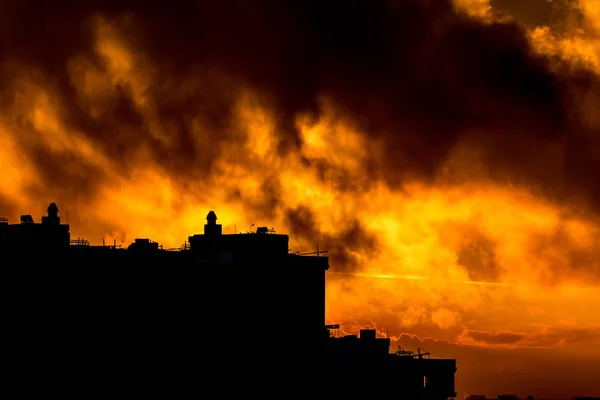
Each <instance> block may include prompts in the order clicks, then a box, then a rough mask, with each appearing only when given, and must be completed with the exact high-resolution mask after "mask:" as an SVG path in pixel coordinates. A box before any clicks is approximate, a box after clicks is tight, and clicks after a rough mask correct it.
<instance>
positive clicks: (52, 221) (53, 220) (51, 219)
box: [42, 203, 60, 225]
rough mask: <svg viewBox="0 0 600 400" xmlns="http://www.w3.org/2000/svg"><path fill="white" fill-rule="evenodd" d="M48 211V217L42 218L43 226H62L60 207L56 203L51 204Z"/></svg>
mask: <svg viewBox="0 0 600 400" xmlns="http://www.w3.org/2000/svg"><path fill="white" fill-rule="evenodd" d="M46 211H48V216H46V217H42V224H46V225H60V217H59V216H58V206H57V205H56V203H50V205H49V206H48V209H47V210H46Z"/></svg>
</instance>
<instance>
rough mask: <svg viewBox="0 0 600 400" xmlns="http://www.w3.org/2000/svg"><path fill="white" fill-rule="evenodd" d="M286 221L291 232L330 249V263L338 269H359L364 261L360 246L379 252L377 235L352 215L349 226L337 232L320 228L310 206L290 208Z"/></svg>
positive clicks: (372, 251) (328, 251) (367, 251)
mask: <svg viewBox="0 0 600 400" xmlns="http://www.w3.org/2000/svg"><path fill="white" fill-rule="evenodd" d="M286 220H287V226H288V227H289V230H290V235H292V236H298V237H302V238H308V239H310V241H311V243H314V244H316V245H318V246H319V248H320V249H321V250H327V254H328V256H329V259H330V265H332V267H333V268H334V270H336V271H341V270H345V269H354V268H356V267H357V266H358V265H359V264H360V263H359V260H357V258H356V256H355V252H356V251H357V250H358V249H360V250H361V251H364V252H366V254H373V253H374V252H375V249H376V239H375V237H374V236H373V235H372V234H370V233H368V232H366V231H365V230H364V228H363V227H362V226H361V224H360V222H359V221H357V220H355V219H352V218H350V219H349V221H348V223H347V224H346V226H340V227H339V228H340V229H339V230H338V231H337V233H335V234H334V235H332V234H328V233H325V232H322V231H321V230H320V229H319V224H318V219H317V217H316V216H315V215H314V213H313V212H312V211H311V210H310V209H309V208H307V207H302V206H301V207H297V208H295V209H288V210H287V211H286ZM311 251H315V250H311Z"/></svg>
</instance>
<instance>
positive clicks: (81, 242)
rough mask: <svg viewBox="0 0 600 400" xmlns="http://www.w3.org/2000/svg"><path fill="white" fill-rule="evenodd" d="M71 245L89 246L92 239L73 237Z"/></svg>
mask: <svg viewBox="0 0 600 400" xmlns="http://www.w3.org/2000/svg"><path fill="white" fill-rule="evenodd" d="M70 244H71V246H89V245H90V241H89V240H85V239H84V238H77V239H71V243H70Z"/></svg>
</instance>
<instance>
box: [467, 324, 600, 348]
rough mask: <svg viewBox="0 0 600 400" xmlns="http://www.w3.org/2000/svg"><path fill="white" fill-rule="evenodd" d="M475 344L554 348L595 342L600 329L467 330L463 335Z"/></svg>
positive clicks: (599, 334)
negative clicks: (528, 333) (542, 330)
mask: <svg viewBox="0 0 600 400" xmlns="http://www.w3.org/2000/svg"><path fill="white" fill-rule="evenodd" d="M463 335H464V336H466V337H469V338H471V339H473V340H475V342H479V343H481V344H490V345H516V346H519V347H553V346H557V345H564V344H580V343H586V342H593V341H594V340H596V339H598V338H599V337H600V329H598V328H586V329H581V328H557V327H553V328H549V329H548V330H547V331H544V332H541V333H537V334H530V335H524V334H520V333H512V332H494V333H490V332H478V331H473V330H467V331H465V332H464V333H463Z"/></svg>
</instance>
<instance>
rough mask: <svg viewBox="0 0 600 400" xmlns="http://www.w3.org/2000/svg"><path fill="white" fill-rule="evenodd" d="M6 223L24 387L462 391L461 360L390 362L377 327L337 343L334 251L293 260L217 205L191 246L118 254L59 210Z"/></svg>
mask: <svg viewBox="0 0 600 400" xmlns="http://www.w3.org/2000/svg"><path fill="white" fill-rule="evenodd" d="M0 221H1V222H0V249H1V250H2V252H3V260H4V261H3V264H2V265H3V267H4V268H3V272H5V274H6V278H7V280H6V281H7V282H10V286H11V290H10V291H9V292H8V293H9V294H11V297H10V298H11V299H12V300H11V302H10V304H12V307H11V308H10V310H9V317H8V319H7V322H8V323H7V326H8V327H9V329H8V332H9V336H10V337H11V343H12V344H11V346H12V348H13V349H14V350H15V352H16V353H15V354H16V355H15V358H14V362H15V368H13V371H16V372H15V379H17V380H18V379H23V380H26V381H31V380H32V379H33V380H36V381H39V382H43V383H39V384H40V385H46V386H47V387H55V388H59V389H60V393H63V392H64V390H65V387H69V385H72V384H73V382H76V383H77V385H80V384H83V385H88V386H98V385H105V386H106V385H109V386H111V387H112V385H113V384H115V385H116V384H123V383H126V384H127V385H128V386H129V387H132V386H133V387H138V388H140V387H143V388H155V387H156V388H159V387H160V388H162V389H165V390H167V391H169V390H170V391H174V390H179V389H182V390H183V389H185V390H186V391H190V390H191V391H192V392H193V393H195V395H197V394H199V393H204V392H209V391H217V393H218V396H216V397H229V396H235V397H237V396H238V395H239V394H244V395H245V396H250V395H260V396H263V397H269V398H271V397H277V398H289V397H296V396H300V395H307V396H308V395H310V396H314V394H315V393H319V395H321V394H323V395H325V394H328V395H335V394H344V393H345V394H350V395H357V394H358V393H359V392H363V391H364V393H365V394H369V395H373V396H375V395H383V394H386V395H388V394H393V397H394V398H396V399H446V398H448V397H453V396H455V393H454V374H455V371H456V362H455V360H435V359H429V358H427V357H424V356H425V354H421V353H420V352H419V353H417V354H414V353H410V352H404V351H401V352H396V353H391V354H390V351H389V346H390V341H389V339H382V338H377V337H376V335H375V331H372V330H363V331H361V334H360V336H345V337H333V336H332V335H331V329H332V328H333V327H332V326H325V278H326V271H327V270H328V269H329V259H328V257H327V254H326V252H325V253H323V252H317V253H311V254H295V253H291V252H290V250H289V245H288V242H289V237H288V236H287V235H281V234H276V233H275V232H274V230H273V229H267V228H266V227H260V228H258V229H257V230H256V231H255V232H252V233H244V234H223V231H222V227H221V225H219V224H217V216H216V214H215V213H214V212H213V211H211V212H209V214H208V216H207V223H206V225H205V226H204V233H203V234H197V235H192V236H190V237H189V238H188V241H187V242H186V243H185V244H184V245H183V246H182V247H181V248H178V249H163V248H162V246H161V245H160V244H158V243H156V242H153V241H151V240H150V239H136V240H135V241H134V243H132V244H131V245H129V246H128V247H127V248H120V247H118V246H117V245H116V243H113V244H112V245H109V246H106V245H102V246H91V245H90V243H89V242H88V241H86V240H85V239H81V238H78V239H74V240H71V239H70V233H69V226H68V225H65V224H61V223H60V217H58V208H57V207H56V205H55V204H54V203H53V204H51V205H50V207H48V216H47V217H43V218H42V223H41V224H36V223H34V222H33V218H31V217H30V216H24V217H22V218H21V223H20V224H8V221H7V220H6V219H3V220H0ZM18 371H21V372H20V373H19V372H18ZM24 371H26V372H24ZM398 387H402V390H398ZM157 390H158V389H157ZM211 397H212V396H211Z"/></svg>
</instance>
